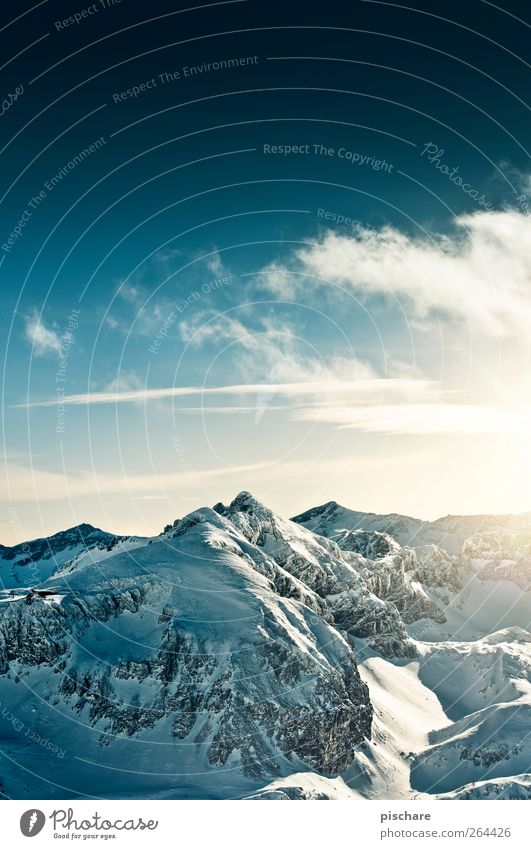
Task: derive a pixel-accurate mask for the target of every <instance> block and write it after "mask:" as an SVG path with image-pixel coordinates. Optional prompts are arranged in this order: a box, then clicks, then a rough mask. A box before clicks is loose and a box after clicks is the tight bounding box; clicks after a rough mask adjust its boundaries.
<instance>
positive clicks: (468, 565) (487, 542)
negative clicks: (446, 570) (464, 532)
mask: <svg viewBox="0 0 531 849" xmlns="http://www.w3.org/2000/svg"><path fill="white" fill-rule="evenodd" d="M459 564H460V566H462V567H463V569H464V570H465V572H466V573H467V574H469V575H472V574H475V575H477V576H478V578H481V580H484V581H511V582H512V583H513V584H516V586H517V587H520V589H522V590H524V591H527V590H530V589H531V528H529V529H527V530H505V531H489V532H487V533H481V534H474V536H472V537H470V539H467V540H466V541H465V543H464V544H463V548H462V549H461V555H460V557H459Z"/></svg>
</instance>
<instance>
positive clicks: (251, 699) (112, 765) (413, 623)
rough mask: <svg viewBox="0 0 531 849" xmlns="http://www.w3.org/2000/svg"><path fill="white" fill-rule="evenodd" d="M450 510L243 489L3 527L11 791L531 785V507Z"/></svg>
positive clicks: (0, 649)
mask: <svg viewBox="0 0 531 849" xmlns="http://www.w3.org/2000/svg"><path fill="white" fill-rule="evenodd" d="M354 517H359V518H354ZM362 517H365V519H362ZM390 519H392V521H387V520H390ZM480 519H481V521H480ZM529 520H530V519H529V517H528V521H529ZM439 522H440V523H446V525H445V527H446V529H447V530H446V531H443V529H442V524H440V525H439V526H438V529H437V528H436V529H435V530H434V529H433V526H434V525H437V524H438V523H437V522H435V523H431V525H430V524H429V523H422V522H419V521H418V520H415V519H410V518H407V517H401V516H398V515H397V516H393V517H377V516H374V515H371V514H369V515H367V514H362V513H354V512H353V511H349V510H346V509H345V508H342V507H340V506H339V505H337V504H335V503H333V504H329V505H325V506H324V507H321V508H316V509H315V510H313V511H308V512H307V513H305V514H302V515H301V516H299V517H296V520H292V521H290V520H286V519H282V518H281V517H279V516H277V515H276V514H274V513H273V512H272V511H271V510H269V509H268V508H267V507H265V506H264V505H263V504H261V503H260V502H259V501H257V500H256V499H255V498H253V497H252V496H251V495H250V494H249V493H247V492H242V493H240V494H239V495H238V496H237V497H236V498H235V499H234V500H233V501H232V502H231V504H229V505H227V506H225V505H223V504H216V505H215V506H214V508H213V509H211V508H202V509H200V510H197V511H194V512H193V513H191V514H189V515H188V516H186V517H184V518H183V519H178V520H176V521H175V522H174V523H173V524H171V525H167V526H166V528H165V530H164V532H163V533H162V534H160V535H159V536H158V537H153V538H149V539H146V538H141V537H120V536H116V535H113V534H108V533H106V532H103V531H100V530H98V529H96V528H93V527H91V526H90V525H80V526H77V527H76V528H72V529H70V530H68V531H65V532H63V533H60V534H55V535H54V536H53V537H49V538H47V539H40V540H35V541H31V542H29V543H22V544H19V545H17V546H14V547H12V548H5V547H4V548H1V549H0V587H3V590H0V740H1V748H2V752H3V755H4V757H3V759H2V764H1V765H0V791H1V792H2V793H3V794H4V795H6V796H8V797H14V798H53V797H55V798H65V797H66V798H68V797H74V798H75V797H82V796H102V797H111V798H116V797H124V798H137V797H150V798H153V797H156V798H227V797H228V798H242V797H247V798H263V799H310V798H353V799H359V798H382V799H385V798H415V797H416V798H422V797H423V796H428V795H429V796H440V797H441V798H463V799H465V798H498V797H499V798H528V797H529V796H530V794H531V790H530V787H531V782H530V778H529V775H528V774H527V772H526V769H527V766H526V764H527V765H528V764H529V762H530V760H531V745H530V744H529V743H528V742H527V737H526V734H527V731H526V730H525V729H526V726H527V727H528V726H529V719H530V716H529V712H530V710H531V690H530V681H531V678H530V673H531V634H530V632H529V623H530V620H531V593H530V592H529V588H528V587H529V585H528V584H526V580H527V579H528V577H529V538H528V537H527V536H526V533H527V531H526V524H525V520H524V519H523V517H509V518H507V519H506V518H504V517H501V518H500V517H462V518H459V517H452V518H451V519H450V518H448V519H446V520H439ZM504 522H506V524H504ZM511 522H512V524H511ZM484 528H487V530H484ZM450 529H452V530H451V531H450ZM469 531H470V538H467V537H466V534H467V533H468V532H469ZM445 533H446V534H447V535H446V537H445V536H444V534H445ZM437 534H439V536H437ZM441 534H442V536H441ZM462 535H465V536H464V538H463V544H462V545H461V546H460V551H459V556H455V555H454V553H453V552H454V551H455V546H456V541H457V540H458V539H460V538H461V536H462ZM436 540H437V541H438V542H436ZM448 540H449V544H448V547H447V548H446V547H444V546H443V545H442V543H444V542H445V541H446V542H448ZM526 576H527V577H526Z"/></svg>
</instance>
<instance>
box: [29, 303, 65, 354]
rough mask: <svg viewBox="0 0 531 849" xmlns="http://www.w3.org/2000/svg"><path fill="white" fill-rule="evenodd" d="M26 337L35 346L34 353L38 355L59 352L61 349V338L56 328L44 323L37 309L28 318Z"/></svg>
mask: <svg viewBox="0 0 531 849" xmlns="http://www.w3.org/2000/svg"><path fill="white" fill-rule="evenodd" d="M25 332H26V339H27V340H28V341H29V342H31V344H32V346H33V353H34V354H35V356H37V357H43V356H45V355H46V354H58V353H59V352H60V350H61V339H60V338H59V336H58V335H57V333H55V331H54V330H50V329H49V328H48V327H46V326H45V325H44V322H43V321H42V319H41V318H40V316H39V314H38V312H37V310H33V311H32V313H31V315H29V316H27V318H26V327H25Z"/></svg>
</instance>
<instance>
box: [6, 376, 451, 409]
mask: <svg viewBox="0 0 531 849" xmlns="http://www.w3.org/2000/svg"><path fill="white" fill-rule="evenodd" d="M116 386H117V388H116V389H115V388H111V389H109V390H104V391H101V392H83V393H79V394H77V395H66V396H65V397H64V398H62V399H61V403H62V404H70V405H72V406H82V405H86V404H126V403H132V402H137V401H145V402H149V401H160V400H164V399H167V398H183V397H187V396H194V395H195V396H197V395H205V396H210V395H214V396H215V395H222V396H227V395H234V396H240V395H254V394H256V393H272V394H275V395H278V396H281V397H283V398H288V399H289V398H291V399H295V398H314V399H315V398H317V397H320V398H323V397H325V398H326V397H327V396H336V395H341V394H348V395H350V396H351V397H352V402H353V403H363V401H366V400H367V399H370V398H372V399H374V398H376V399H378V398H382V397H387V398H389V397H394V398H395V399H397V400H400V399H401V400H404V399H405V398H411V397H419V396H425V395H426V394H427V393H431V392H432V390H433V388H434V387H435V386H436V384H433V383H431V382H430V381H426V380H416V379H413V378H399V377H397V378H372V379H357V380H356V379H355V380H339V379H337V378H333V377H330V378H329V379H328V380H326V379H324V380H315V381H299V382H291V383H236V384H229V385H226V386H207V387H203V386H169V387H160V388H158V389H138V388H136V389H135V388H132V389H128V388H123V386H122V384H120V383H118V384H116ZM56 404H57V399H56V398H49V399H46V400H44V401H31V402H30V403H29V404H19V405H17V406H19V407H54V406H55V405H56Z"/></svg>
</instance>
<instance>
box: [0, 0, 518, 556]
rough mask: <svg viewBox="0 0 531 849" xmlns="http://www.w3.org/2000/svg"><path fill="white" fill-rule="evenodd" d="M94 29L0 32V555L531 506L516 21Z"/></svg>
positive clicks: (315, 18) (498, 10) (179, 14)
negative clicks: (71, 544) (240, 523)
mask: <svg viewBox="0 0 531 849" xmlns="http://www.w3.org/2000/svg"><path fill="white" fill-rule="evenodd" d="M32 7H33V8H32ZM89 7H91V4H90V3H83V0H81V2H79V3H77V4H72V3H59V2H53V0H49V2H43V3H40V4H37V5H35V4H33V3H21V4H17V7H16V9H14V8H13V7H10V8H9V9H7V8H6V9H3V10H2V13H1V14H2V16H3V19H2V20H1V21H0V39H1V40H2V57H3V58H2V63H4V64H3V67H2V68H1V73H0V80H1V86H0V93H1V98H2V100H3V101H4V107H3V114H2V116H1V122H0V133H1V139H0V154H1V157H2V160H3V167H2V169H1V172H0V173H1V183H2V185H1V189H0V192H1V202H0V208H1V230H2V232H1V234H0V235H1V238H0V242H1V243H2V249H1V251H0V262H1V264H0V277H1V281H2V287H1V297H2V309H1V310H0V323H1V328H2V340H3V342H4V347H3V353H4V357H3V423H2V424H3V439H4V463H3V475H4V478H5V480H4V482H3V491H4V502H3V505H2V509H1V513H0V525H1V527H0V541H1V542H2V543H3V544H9V543H13V542H15V541H19V540H22V539H27V538H31V537H35V536H42V535H46V534H49V533H52V532H54V531H57V530H59V529H61V528H65V527H69V526H71V525H74V524H77V523H79V522H83V521H87V522H91V523H93V524H95V525H98V526H100V527H104V528H106V529H109V530H113V531H119V532H124V533H133V532H134V533H139V534H151V533H157V532H159V531H160V530H161V529H162V527H163V526H164V524H166V523H167V522H169V521H172V520H173V519H174V518H176V517H177V516H180V515H183V514H184V513H187V512H189V511H190V510H193V509H194V508H196V507H198V506H202V505H205V504H213V503H215V502H216V501H219V500H225V501H226V500H228V499H231V498H232V497H233V496H234V495H235V494H236V493H237V492H238V491H239V490H241V489H248V490H251V491H252V492H253V493H254V494H255V495H256V496H257V497H259V498H261V499H262V500H264V501H265V502H266V503H267V504H268V505H270V506H271V507H272V508H274V509H276V510H278V511H279V512H280V513H282V514H284V515H293V514H294V513H296V512H300V511H302V510H303V509H306V508H308V507H311V506H314V505H316V504H320V503H322V502H324V501H327V500H330V499H335V500H337V501H339V502H341V503H343V504H345V505H346V506H350V507H353V508H355V509H360V510H368V511H375V512H391V511H396V512H401V513H408V514H413V515H417V516H420V517H423V518H424V517H425V518H436V517H437V516H439V515H442V514H446V513H479V512H512V511H524V510H529V509H531V494H530V492H529V485H528V480H529V477H530V474H531V443H530V436H529V434H530V427H529V425H530V418H531V378H530V376H529V375H530V372H529V339H530V333H529V326H530V322H531V241H530V237H529V222H530V219H529V215H528V211H529V210H528V206H527V205H526V204H529V203H530V198H531V180H530V174H531V167H530V165H529V154H528V151H527V142H528V138H529V129H530V120H529V105H528V104H527V103H526V98H527V96H528V92H529V69H530V65H529V64H528V62H527V59H528V58H529V56H528V50H527V48H528V44H529V36H530V26H531V19H530V22H526V21H524V20H523V17H524V16H526V15H527V17H529V15H528V12H526V10H525V9H522V4H519V3H517V2H503V3H501V4H498V5H495V4H493V3H489V2H484V0H472V2H470V3H466V4H465V3H462V2H461V3H445V4H444V5H443V6H441V4H439V3H435V2H433V3H432V2H422V3H420V2H416V3H414V4H411V3H410V4H408V8H406V7H405V6H400V5H398V4H394V3H383V2H372V1H371V2H352V3H351V4H349V6H348V8H345V4H344V3H334V2H331V3H327V4H321V5H318V6H315V7H314V6H310V5H308V4H306V3H304V4H298V3H290V4H285V3H278V2H272V3H269V2H268V3H263V2H253V1H252V0H241V2H240V0H238V2H227V3H219V4H208V5H207V4H205V5H196V6H195V8H190V7H188V6H187V5H186V4H182V5H181V8H179V7H178V6H177V7H176V4H175V3H170V2H167V3H166V2H161V0H155V2H153V3H151V4H149V5H146V4H145V3H135V2H131V0H122V2H121V3H118V2H116V3H114V4H113V3H112V2H109V3H108V4H107V3H104V2H101V3H99V2H98V3H96V4H95V5H94V4H93V5H92V7H91V8H92V9H93V11H92V12H89V11H87V10H88V9H89ZM83 10H85V11H86V14H85V15H84V16H82V17H81V19H80V20H79V22H76V21H75V20H74V21H73V22H71V23H69V24H68V25H65V24H64V21H65V20H66V19H67V18H68V16H69V15H74V13H76V12H79V13H81V12H82V11H83ZM26 12H27V13H26ZM15 18H18V19H15ZM62 22H63V23H62ZM235 59H236V60H240V59H241V60H243V61H242V62H241V63H240V64H238V66H237V67H221V68H219V69H216V67H215V63H226V62H227V60H235ZM209 63H210V68H209ZM232 65H234V62H233V63H232ZM201 67H202V69H203V70H202V71H201V73H192V72H191V71H189V70H188V71H187V70H186V69H187V68H188V69H190V68H196V69H198V68H201ZM135 86H136V87H137V88H139V89H140V88H141V87H142V86H143V88H142V90H140V91H138V92H137V96H134V94H133V93H131V94H128V90H129V91H131V92H132V90H133V88H134V87H135ZM17 91H19V95H18V97H15V96H14V95H15V93H16V92H17ZM97 140H100V141H99V142H97ZM96 142H97V144H95V143H96ZM91 145H92V146H93V148H92V149H90V146H91ZM272 146H277V150H276V152H272V150H274V148H272ZM286 146H288V147H290V148H291V149H292V152H288V153H287V154H286ZM294 147H296V148H297V151H296V152H294V151H293V148H294ZM87 149H89V153H87V154H84V155H83V157H82V160H81V161H79V160H78V161H77V164H75V165H69V163H75V161H76V160H75V157H76V156H78V155H79V154H80V152H81V151H84V150H85V151H86V150H87ZM267 151H270V152H267ZM54 175H55V176H56V177H57V179H56V181H55V185H52V184H51V183H50V180H51V179H52V178H53V177H54ZM460 181H461V182H460ZM50 186H51V188H50ZM39 195H40V200H39V202H38V203H37V202H35V201H32V198H35V197H37V196H39ZM32 204H33V205H32ZM341 217H342V219H343V220H342V221H341ZM21 219H23V223H22V224H21V223H20V222H21ZM338 219H339V220H338ZM345 219H347V220H346V221H345ZM17 227H18V232H17ZM13 234H14V236H13ZM10 238H11V242H9V239H10Z"/></svg>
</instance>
